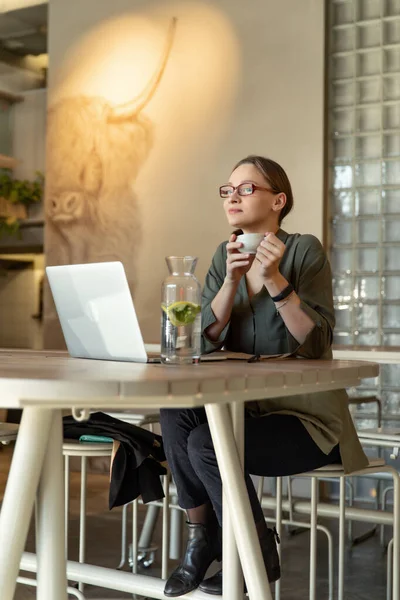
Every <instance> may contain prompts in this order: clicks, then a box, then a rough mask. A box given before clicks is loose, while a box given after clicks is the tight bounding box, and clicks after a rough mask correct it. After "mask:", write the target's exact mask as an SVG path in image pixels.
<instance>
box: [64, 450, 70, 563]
mask: <svg viewBox="0 0 400 600" xmlns="http://www.w3.org/2000/svg"><path fill="white" fill-rule="evenodd" d="M64 493H65V500H64V502H65V518H64V529H65V556H66V557H67V558H68V519H69V456H68V455H65V456H64Z"/></svg>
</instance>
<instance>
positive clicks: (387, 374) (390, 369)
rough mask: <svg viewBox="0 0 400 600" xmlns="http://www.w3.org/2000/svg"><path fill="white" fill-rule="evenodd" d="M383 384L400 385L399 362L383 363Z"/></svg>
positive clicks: (388, 385) (381, 370)
mask: <svg viewBox="0 0 400 600" xmlns="http://www.w3.org/2000/svg"><path fill="white" fill-rule="evenodd" d="M380 374H381V385H382V386H384V387H395V388H397V387H399V382H400V365H397V364H386V365H385V364H381V368H380Z"/></svg>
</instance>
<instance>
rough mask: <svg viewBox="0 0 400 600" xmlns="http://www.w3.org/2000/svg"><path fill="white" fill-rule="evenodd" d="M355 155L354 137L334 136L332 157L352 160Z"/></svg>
mask: <svg viewBox="0 0 400 600" xmlns="http://www.w3.org/2000/svg"><path fill="white" fill-rule="evenodd" d="M352 156H353V138H351V137H349V138H334V139H333V140H332V159H333V160H351V159H352Z"/></svg>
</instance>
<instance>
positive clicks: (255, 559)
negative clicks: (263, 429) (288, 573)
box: [205, 403, 272, 600]
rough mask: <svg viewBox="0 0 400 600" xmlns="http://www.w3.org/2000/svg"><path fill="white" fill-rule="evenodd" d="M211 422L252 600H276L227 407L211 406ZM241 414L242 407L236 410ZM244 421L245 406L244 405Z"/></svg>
mask: <svg viewBox="0 0 400 600" xmlns="http://www.w3.org/2000/svg"><path fill="white" fill-rule="evenodd" d="M205 408H206V412H207V419H208V423H209V426H210V431H211V435H212V439H213V443H214V449H215V453H216V456H217V460H218V465H219V470H220V474H221V478H222V484H223V486H224V493H225V498H226V501H227V503H228V505H229V508H230V510H231V514H234V515H235V518H234V519H232V521H231V522H232V525H233V531H234V534H235V539H236V545H237V547H238V550H239V555H240V562H241V564H242V567H243V571H244V576H245V579H246V583H247V589H248V592H249V596H250V599H251V600H260V599H261V598H262V599H263V600H272V596H271V590H270V587H269V584H268V579H267V573H266V570H265V566H264V561H263V558H262V554H261V548H260V543H259V541H258V536H257V532H256V527H255V523H254V518H253V514H252V511H251V507H250V501H249V497H248V493H247V488H246V484H245V481H244V477H243V476H242V475H241V474H242V469H241V464H240V459H239V454H238V451H237V448H236V445H235V439H234V435H233V430H232V424H231V419H230V418H229V417H230V415H229V409H228V406H227V405H218V404H207V405H206V407H205ZM236 410H237V411H238V412H237V415H239V408H237V409H236ZM241 415H242V416H241V420H242V422H243V419H244V404H243V403H242V404H241Z"/></svg>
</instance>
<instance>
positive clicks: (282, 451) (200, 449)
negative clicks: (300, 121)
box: [161, 156, 367, 597]
mask: <svg viewBox="0 0 400 600" xmlns="http://www.w3.org/2000/svg"><path fill="white" fill-rule="evenodd" d="M220 195H221V197H222V198H223V200H224V210H225V213H226V217H227V219H228V223H229V225H230V226H231V227H233V228H235V230H236V231H235V233H234V234H232V235H231V237H230V239H229V242H228V243H226V242H225V243H223V244H221V245H220V246H219V247H218V249H217V251H216V253H215V255H214V258H213V261H212V264H211V267H210V269H209V271H208V274H207V277H206V282H205V287H204V292H203V302H202V333H203V345H204V351H205V352H212V351H214V350H217V349H219V348H221V347H222V346H224V347H225V348H226V349H227V350H230V351H238V352H246V353H249V354H284V353H291V354H293V355H294V356H298V357H302V358H311V359H324V358H325V359H330V358H332V352H331V344H332V332H333V328H334V324H335V318H334V309H333V298H332V275H331V270H330V266H329V263H328V260H327V258H326V255H325V252H324V250H323V248H322V246H321V244H320V242H319V241H318V240H317V239H316V238H315V237H314V236H312V235H299V234H288V233H286V232H285V231H283V230H282V229H281V227H280V225H281V222H282V220H283V218H284V217H285V216H286V215H287V214H288V213H289V212H290V210H291V209H292V207H293V196H292V190H291V186H290V182H289V180H288V177H287V175H286V173H285V171H284V170H283V169H282V167H281V166H280V165H278V164H277V163H275V162H274V161H272V160H269V159H267V158H263V157H261V156H249V157H247V158H245V159H243V160H241V161H240V162H239V163H238V164H237V165H236V166H235V167H234V169H233V172H232V174H231V177H230V181H229V183H228V184H226V185H223V186H222V187H221V188H220ZM242 232H243V233H263V234H264V235H265V237H264V240H263V241H262V242H261V243H260V245H259V247H258V249H257V253H256V254H255V255H248V254H243V253H240V252H239V248H240V247H241V244H240V243H239V242H238V241H237V235H238V234H239V233H242ZM246 417H247V418H246V419H245V471H246V484H247V489H248V493H249V498H250V502H251V506H252V510H253V514H254V519H255V523H256V527H257V531H258V535H259V538H260V544H261V549H262V553H263V557H264V562H265V566H266V569H267V574H268V578H269V580H270V581H271V582H272V581H276V580H277V579H279V577H280V566H279V559H278V554H277V549H276V539H275V537H276V534H275V532H274V531H272V530H271V529H268V528H267V526H266V524H265V520H264V515H263V512H262V509H261V506H260V503H259V502H258V499H257V495H256V492H255V489H254V486H253V483H252V480H251V478H250V474H253V475H263V476H271V477H275V476H283V475H293V474H296V473H301V472H304V471H311V470H313V469H317V468H319V467H322V466H324V465H327V464H331V463H337V462H342V464H343V468H344V470H345V471H346V472H347V473H348V472H351V471H355V470H357V469H361V468H363V467H365V466H366V464H367V458H366V456H365V454H364V453H363V451H362V448H361V445H360V443H359V441H358V437H357V434H356V432H355V429H354V426H353V423H352V420H351V417H350V413H349V409H348V400H347V395H346V392H345V391H344V390H339V391H331V392H322V393H317V394H302V395H296V396H290V397H285V398H276V399H274V398H272V399H268V400H263V401H258V402H251V403H248V405H247V412H246ZM161 427H162V434H163V441H164V448H165V453H166V456H167V459H168V463H169V465H170V468H171V471H172V475H173V477H174V480H175V483H176V486H177V490H178V497H179V503H180V505H181V506H182V507H183V508H185V509H186V511H187V515H188V528H189V539H188V544H187V548H186V552H185V556H184V558H183V561H182V563H181V564H180V565H179V567H178V568H177V569H176V570H175V571H174V573H173V574H172V575H171V577H170V578H169V579H168V581H167V583H166V586H165V590H164V593H165V595H166V596H169V597H174V596H179V595H181V594H186V593H188V592H189V591H191V590H193V589H195V588H196V587H199V586H200V589H202V590H203V591H204V592H208V593H210V594H215V595H218V594H221V593H222V572H221V571H219V572H218V573H217V574H216V575H215V576H214V577H212V578H210V579H207V580H205V581H203V578H204V576H205V573H206V570H207V568H208V567H209V565H210V564H211V563H212V562H213V560H215V559H216V558H220V554H221V547H220V542H219V541H218V540H219V536H217V535H216V532H217V531H218V524H219V525H221V524H222V484H221V479H220V475H219V470H218V465H217V461H216V457H215V453H214V449H213V444H212V441H211V436H210V431H209V427H208V424H207V418H206V415H205V411H204V409H202V408H201V409H200V408H199V409H189V410H168V409H166V410H162V411H161Z"/></svg>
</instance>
